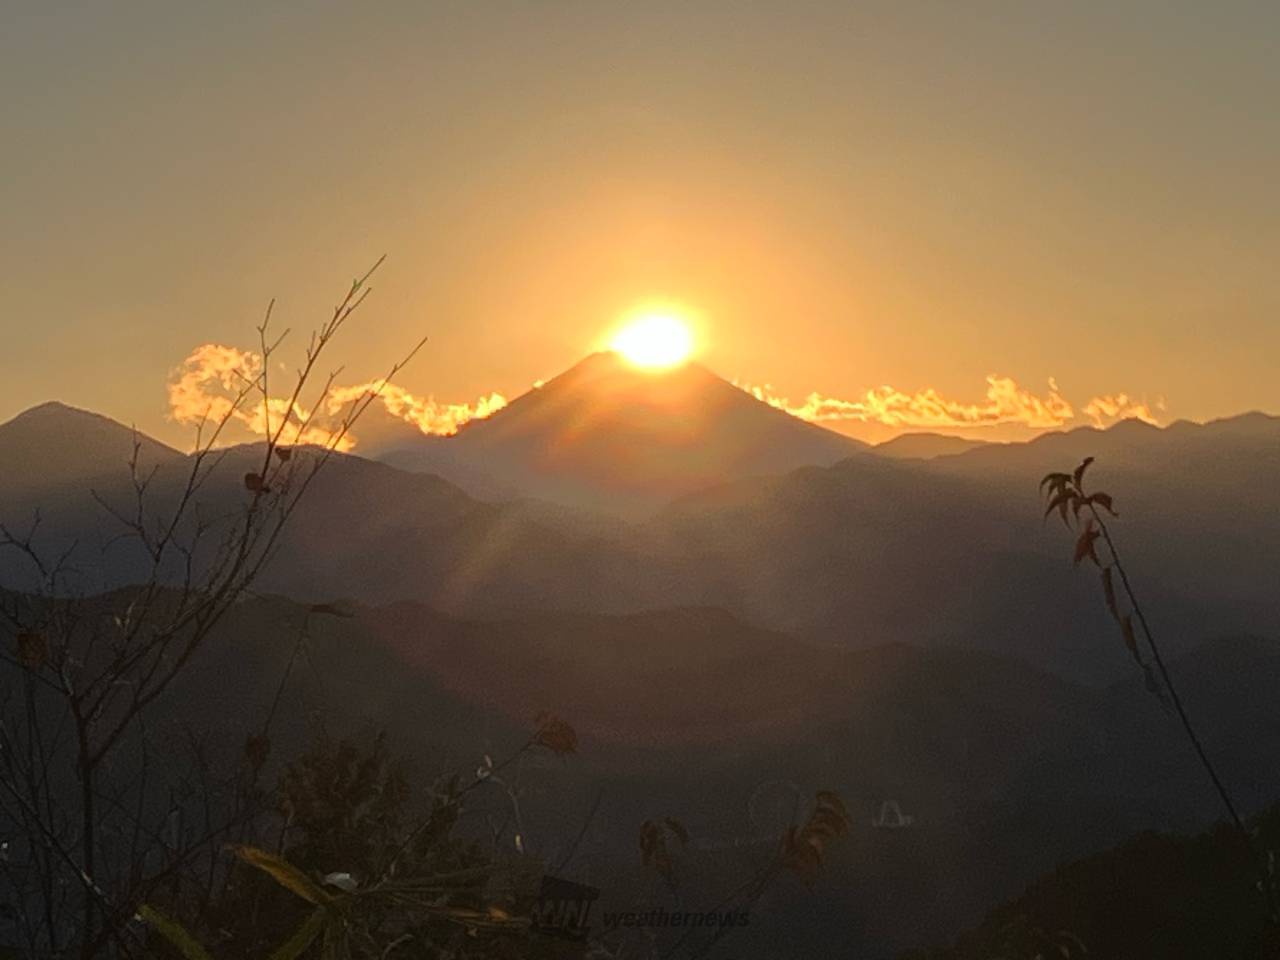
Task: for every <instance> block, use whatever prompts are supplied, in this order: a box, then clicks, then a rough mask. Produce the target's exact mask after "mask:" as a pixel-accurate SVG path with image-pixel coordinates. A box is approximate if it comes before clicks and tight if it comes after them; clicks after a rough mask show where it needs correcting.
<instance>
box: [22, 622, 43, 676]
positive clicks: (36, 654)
mask: <svg viewBox="0 0 1280 960" xmlns="http://www.w3.org/2000/svg"><path fill="white" fill-rule="evenodd" d="M48 660H49V644H48V642H47V641H46V640H45V638H44V634H42V633H35V632H32V631H28V632H25V633H20V634H18V663H20V664H22V665H23V666H24V667H26V668H27V669H28V670H39V669H40V668H41V667H43V666H44V665H45V663H47V662H48Z"/></svg>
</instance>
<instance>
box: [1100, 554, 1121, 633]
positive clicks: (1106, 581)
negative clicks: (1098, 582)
mask: <svg viewBox="0 0 1280 960" xmlns="http://www.w3.org/2000/svg"><path fill="white" fill-rule="evenodd" d="M1102 596H1103V597H1104V598H1105V599H1106V601H1107V609H1108V610H1110V611H1111V616H1113V617H1115V618H1116V620H1117V621H1119V619H1120V608H1119V606H1118V605H1117V604H1116V586H1115V582H1114V581H1113V579H1112V576H1111V568H1110V567H1103V568H1102Z"/></svg>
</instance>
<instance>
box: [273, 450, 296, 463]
mask: <svg viewBox="0 0 1280 960" xmlns="http://www.w3.org/2000/svg"><path fill="white" fill-rule="evenodd" d="M276 456H277V457H279V458H280V460H281V461H282V462H284V463H288V462H289V459H290V458H291V457H292V456H293V449H292V448H291V447H276Z"/></svg>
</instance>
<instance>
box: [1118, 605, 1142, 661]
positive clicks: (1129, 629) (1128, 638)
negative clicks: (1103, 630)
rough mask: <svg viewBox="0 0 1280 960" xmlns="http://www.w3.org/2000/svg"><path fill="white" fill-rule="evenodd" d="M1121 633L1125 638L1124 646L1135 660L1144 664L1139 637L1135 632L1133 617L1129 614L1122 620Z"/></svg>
mask: <svg viewBox="0 0 1280 960" xmlns="http://www.w3.org/2000/svg"><path fill="white" fill-rule="evenodd" d="M1120 633H1121V634H1122V635H1123V636H1124V645H1125V646H1126V647H1128V648H1129V652H1130V653H1131V654H1133V659H1135V660H1137V661H1138V662H1139V663H1142V655H1141V654H1140V653H1138V636H1137V634H1135V633H1134V632H1133V617H1132V616H1130V615H1129V614H1125V615H1124V616H1123V617H1121V618H1120Z"/></svg>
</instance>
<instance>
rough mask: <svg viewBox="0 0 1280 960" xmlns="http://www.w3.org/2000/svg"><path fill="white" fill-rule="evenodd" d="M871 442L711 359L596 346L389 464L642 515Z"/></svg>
mask: <svg viewBox="0 0 1280 960" xmlns="http://www.w3.org/2000/svg"><path fill="white" fill-rule="evenodd" d="M869 449H870V448H869V447H868V446H867V445H866V444H863V443H861V442H859V441H857V440H854V439H852V438H850V437H846V436H843V435H841V434H838V433H834V432H832V431H830V430H826V429H824V428H822V427H819V426H815V425H814V424H811V423H806V422H805V421H803V420H800V419H797V418H796V417H793V416H791V415H790V414H788V413H785V412H783V411H781V410H777V409H775V408H774V407H771V406H769V405H768V404H767V403H763V402H761V401H759V400H757V399H756V398H755V397H753V396H751V395H750V394H748V393H746V392H745V391H743V390H740V389H739V388H737V387H735V386H734V385H733V384H731V383H729V382H728V381H726V380H724V379H722V378H720V377H718V376H716V375H715V374H713V373H712V372H711V371H709V370H707V369H706V368H705V367H703V366H701V365H700V364H697V363H686V364H682V365H680V366H678V367H674V368H670V369H666V370H659V371H649V370H640V369H637V368H635V367H633V366H631V365H630V364H628V363H627V362H626V361H625V360H624V359H622V358H621V357H620V356H619V355H618V354H615V353H595V354H591V355H590V356H588V357H586V358H585V359H583V360H582V361H580V362H579V363H577V364H575V365H574V366H573V367H571V368H569V369H568V370H566V371H565V372H564V373H562V374H560V375H559V376H558V377H556V378H554V379H553V380H550V381H548V382H547V383H545V384H543V385H542V386H540V387H537V388H535V389H533V390H530V391H529V392H528V393H525V394H523V395H522V396H520V397H517V398H516V399H515V400H514V401H513V402H512V403H511V404H509V405H508V406H507V407H505V408H504V409H502V410H499V411H498V412H497V413H495V414H494V415H493V416H491V417H488V418H486V419H484V420H474V421H472V422H470V423H468V424H466V425H465V426H463V427H462V429H460V430H459V431H458V433H457V434H456V435H454V436H452V437H426V436H424V437H421V438H414V440H413V442H412V443H411V445H409V446H407V447H403V448H400V449H396V450H393V451H390V452H388V453H386V454H384V455H383V456H382V457H381V459H383V460H385V461H386V462H388V463H390V464H392V465H394V466H397V467H400V468H402V469H408V470H415V471H423V472H430V473H437V474H439V475H441V476H443V477H445V478H446V479H449V480H451V481H453V482H454V483H456V484H458V485H459V486H461V487H463V488H464V489H466V490H467V491H468V492H470V493H472V494H473V495H475V496H479V497H481V498H484V499H514V498H521V497H532V498H537V499H541V500H549V501H552V502H556V503H561V504H566V505H569V506H573V507H578V508H585V509H590V510H598V511H607V512H611V513H615V514H621V515H624V516H633V517H634V516H642V515H644V514H646V513H649V512H652V511H653V510H655V509H657V508H658V507H660V506H662V505H663V504H665V503H668V502H670V501H671V500H673V499H675V498H677V497H680V496H682V495H684V494H688V493H692V492H695V491H698V490H705V489H707V488H709V487H713V486H716V485H719V484H722V483H727V482H731V481H735V480H740V479H743V478H746V477H751V476H761V475H770V474H781V473H786V472H788V471H790V470H794V469H796V468H798V467H803V466H829V465H831V464H834V463H836V462H838V461H840V460H844V459H846V458H848V457H850V456H857V455H860V454H863V453H865V452H866V451H868V450H869Z"/></svg>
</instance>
